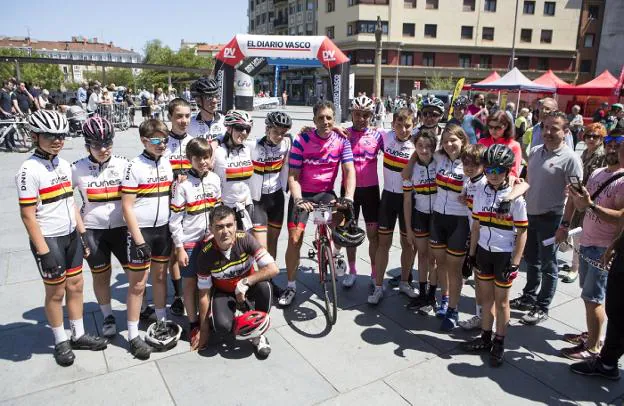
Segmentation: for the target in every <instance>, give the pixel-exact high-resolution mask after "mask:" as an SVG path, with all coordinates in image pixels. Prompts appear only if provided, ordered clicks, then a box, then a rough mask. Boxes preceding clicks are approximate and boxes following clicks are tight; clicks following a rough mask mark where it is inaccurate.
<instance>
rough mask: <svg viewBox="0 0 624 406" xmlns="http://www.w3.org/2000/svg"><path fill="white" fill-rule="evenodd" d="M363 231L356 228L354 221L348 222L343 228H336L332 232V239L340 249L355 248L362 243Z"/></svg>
mask: <svg viewBox="0 0 624 406" xmlns="http://www.w3.org/2000/svg"><path fill="white" fill-rule="evenodd" d="M364 237H365V233H364V230H362V229H361V228H359V227H358V226H357V223H356V222H355V220H354V219H351V220H348V221H347V222H346V224H345V225H344V226H337V227H336V228H334V231H332V238H333V240H334V242H335V243H336V244H337V245H340V246H341V247H347V248H349V247H357V246H359V245H360V244H362V242H364Z"/></svg>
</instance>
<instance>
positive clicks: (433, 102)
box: [422, 97, 444, 114]
mask: <svg viewBox="0 0 624 406" xmlns="http://www.w3.org/2000/svg"><path fill="white" fill-rule="evenodd" d="M427 107H433V108H434V109H437V110H438V111H439V112H440V113H441V114H444V102H443V101H442V100H440V99H438V98H437V97H432V98H427V99H425V100H423V104H422V110H424V109H426V108H427Z"/></svg>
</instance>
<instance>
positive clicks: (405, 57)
mask: <svg viewBox="0 0 624 406" xmlns="http://www.w3.org/2000/svg"><path fill="white" fill-rule="evenodd" d="M413 64H414V53H413V52H401V53H399V65H403V66H412V65H413Z"/></svg>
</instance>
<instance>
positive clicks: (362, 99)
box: [351, 96, 375, 111]
mask: <svg viewBox="0 0 624 406" xmlns="http://www.w3.org/2000/svg"><path fill="white" fill-rule="evenodd" d="M354 110H360V111H373V110H375V103H374V102H373V100H371V98H370V97H367V96H358V97H356V98H355V99H353V100H352V101H351V111H354Z"/></svg>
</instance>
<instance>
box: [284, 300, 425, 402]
mask: <svg viewBox="0 0 624 406" xmlns="http://www.w3.org/2000/svg"><path fill="white" fill-rule="evenodd" d="M278 332H279V333H280V334H281V335H282V336H283V337H284V338H285V339H286V340H287V341H288V342H289V343H290V344H291V345H292V346H293V347H294V348H295V349H296V350H297V351H298V352H299V353H300V354H302V355H303V356H304V357H305V358H306V359H307V360H308V362H310V363H311V364H312V365H313V366H314V367H315V369H316V370H317V371H319V372H320V373H321V374H322V375H323V376H324V377H325V378H326V379H327V380H328V381H329V382H330V383H331V384H332V385H333V386H334V387H335V388H336V389H338V390H339V391H340V392H346V391H349V390H351V389H353V388H356V387H359V386H362V385H364V384H367V383H370V382H373V381H375V380H377V379H379V378H381V377H383V376H386V375H388V374H390V373H392V372H395V371H399V370H401V369H403V368H406V367H408V366H410V365H414V364H417V363H419V362H422V361H423V360H425V359H428V358H431V357H432V356H433V355H434V354H435V353H436V350H435V348H433V347H431V346H430V345H428V344H426V343H425V342H423V341H422V340H420V339H419V338H417V337H415V336H414V335H412V334H410V333H409V332H407V331H405V330H404V329H403V328H402V327H401V326H399V325H397V324H396V323H395V322H393V321H392V320H390V319H389V318H387V317H385V316H383V315H381V314H379V313H378V312H377V311H376V310H375V309H373V308H371V307H369V306H368V305H363V306H358V307H355V308H351V309H349V310H342V311H340V312H339V313H338V320H337V322H336V324H335V325H334V326H333V328H332V329H331V330H329V329H328V328H327V325H326V322H325V321H324V320H321V319H320V318H316V319H314V320H310V321H307V322H302V323H297V324H296V325H294V326H284V327H280V328H279V329H278ZM315 338H321V339H315Z"/></svg>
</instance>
